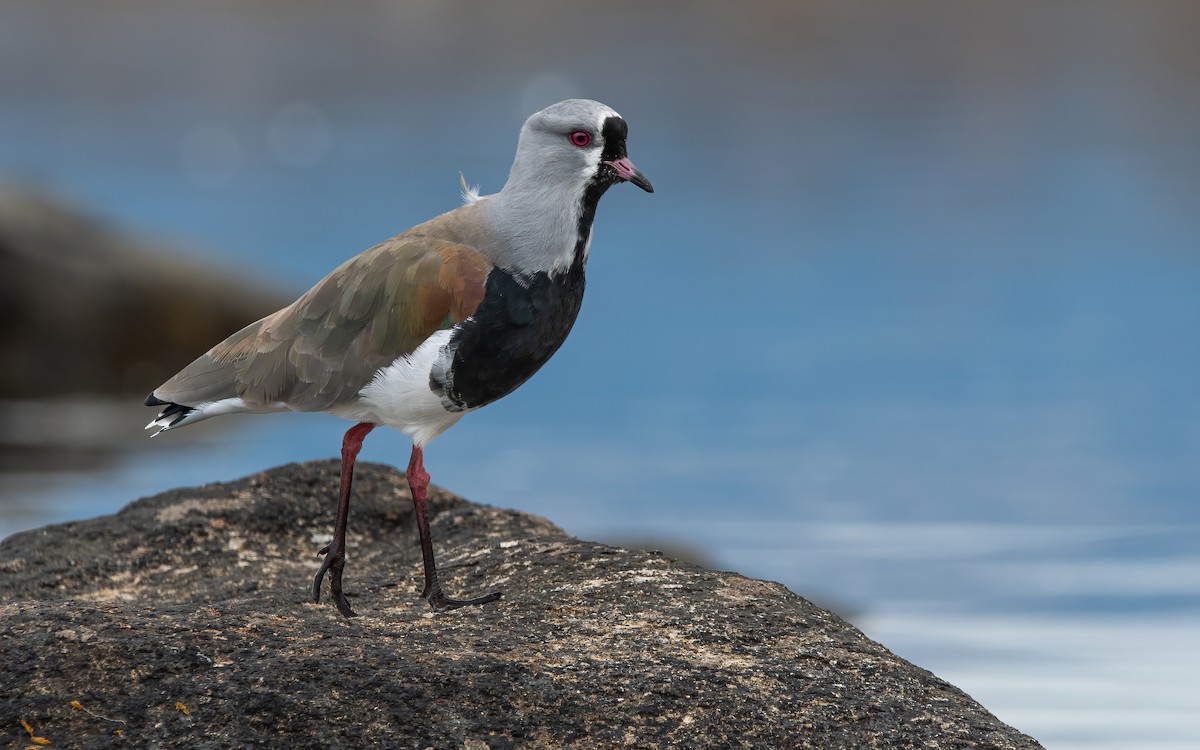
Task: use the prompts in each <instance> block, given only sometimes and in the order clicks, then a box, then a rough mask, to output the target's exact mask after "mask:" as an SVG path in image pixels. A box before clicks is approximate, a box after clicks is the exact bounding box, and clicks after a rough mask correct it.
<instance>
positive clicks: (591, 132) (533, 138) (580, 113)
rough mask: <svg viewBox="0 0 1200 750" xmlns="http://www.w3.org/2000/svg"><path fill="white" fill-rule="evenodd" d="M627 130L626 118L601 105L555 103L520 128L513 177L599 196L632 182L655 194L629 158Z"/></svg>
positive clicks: (580, 101) (578, 101)
mask: <svg viewBox="0 0 1200 750" xmlns="http://www.w3.org/2000/svg"><path fill="white" fill-rule="evenodd" d="M628 132H629V126H628V125H627V124H626V123H625V120H624V118H622V117H621V116H620V115H619V114H617V113H616V112H615V111H614V110H613V109H612V108H611V107H608V106H605V105H604V104H601V103H600V102H596V101H592V100H590V99H567V100H566V101H561V102H559V103H558V104H552V105H551V106H549V107H546V108H545V109H543V110H541V111H540V112H535V113H533V114H532V115H530V116H529V119H527V120H526V121H525V125H524V126H523V127H522V128H521V137H520V140H519V141H518V144H517V159H516V162H515V163H514V164H513V173H512V175H511V177H521V176H525V175H536V176H537V179H540V180H547V181H551V182H554V183H560V184H561V185H562V186H563V187H564V188H565V189H568V190H569V189H571V188H572V187H574V188H576V189H578V188H580V187H583V188H589V187H590V188H592V189H593V190H596V191H597V194H599V193H603V192H604V191H605V190H607V189H608V188H609V187H611V186H612V185H615V184H617V183H618V182H631V183H633V184H634V185H637V186H638V187H640V188H641V189H642V190H645V191H646V192H648V193H653V192H654V188H653V187H652V186H651V185H650V181H649V180H647V179H646V177H645V175H643V174H642V173H641V172H640V171H639V170H638V168H637V167H635V166H634V165H633V162H632V161H630V160H629V154H628V153H627V152H626V148H625V137H626V135H627V134H628ZM511 177H510V179H511Z"/></svg>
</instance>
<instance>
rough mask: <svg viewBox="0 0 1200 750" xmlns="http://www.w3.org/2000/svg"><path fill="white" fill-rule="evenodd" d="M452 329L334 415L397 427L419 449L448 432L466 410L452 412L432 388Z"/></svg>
mask: <svg viewBox="0 0 1200 750" xmlns="http://www.w3.org/2000/svg"><path fill="white" fill-rule="evenodd" d="M451 332H452V331H451V330H449V329H448V330H444V331H438V332H436V333H434V334H433V335H432V336H430V337H429V338H427V339H425V342H424V343H422V344H421V345H420V346H418V347H417V349H416V351H414V352H413V353H412V354H409V355H408V356H406V357H400V358H399V359H397V360H396V361H395V362H393V363H392V364H390V365H388V366H387V367H385V368H383V369H382V370H380V371H379V374H378V375H376V376H375V378H374V379H373V380H372V381H371V382H370V383H368V384H367V385H366V386H365V387H364V388H363V389H362V390H361V391H359V393H358V400H357V401H355V402H353V403H349V404H345V405H342V406H338V407H336V408H333V409H330V412H331V413H333V414H335V415H337V416H339V417H342V418H343V419H351V420H354V421H359V422H375V423H377V424H386V425H388V426H389V427H395V428H396V429H397V430H400V431H401V432H403V433H404V434H405V435H408V436H409V437H411V438H412V439H413V442H414V443H415V444H417V445H419V446H424V445H426V444H428V443H429V442H430V441H431V440H433V439H434V438H436V437H437V436H438V435H441V434H442V433H443V432H445V431H446V430H448V429H449V428H450V426H451V425H453V424H454V423H455V422H457V421H458V420H459V419H461V418H462V416H463V415H464V414H466V412H465V411H456V412H450V411H446V409H445V407H443V406H442V399H441V397H440V396H438V395H437V394H436V393H434V392H433V391H432V390H431V389H430V388H429V373H430V371H431V370H433V366H434V364H435V363H436V362H437V361H438V359H439V358H441V357H442V356H443V354H444V350H445V347H446V344H447V342H449V341H450V334H451Z"/></svg>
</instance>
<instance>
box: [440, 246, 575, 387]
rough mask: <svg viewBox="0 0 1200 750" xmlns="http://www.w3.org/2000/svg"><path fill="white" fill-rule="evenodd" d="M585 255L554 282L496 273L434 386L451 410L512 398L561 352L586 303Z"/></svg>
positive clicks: (456, 337) (452, 342)
mask: <svg viewBox="0 0 1200 750" xmlns="http://www.w3.org/2000/svg"><path fill="white" fill-rule="evenodd" d="M583 285H584V262H583V253H576V254H575V262H574V263H573V264H572V265H571V267H570V269H569V270H567V271H566V272H564V273H559V274H556V275H554V276H553V277H552V276H550V275H549V274H547V273H544V272H543V273H537V274H534V275H532V276H529V277H521V278H518V277H515V276H514V275H513V274H511V273H509V272H508V271H505V270H503V269H500V268H494V269H492V272H491V273H490V274H489V275H488V279H487V293H486V295H485V296H484V298H483V302H481V303H480V305H479V307H478V308H477V309H476V310H475V314H474V315H472V316H471V317H470V318H469V319H467V320H466V321H464V322H463V323H461V324H460V325H459V326H457V327H456V328H455V331H454V333H453V335H452V336H451V338H450V344H449V349H450V351H451V352H453V356H452V358H451V361H450V367H449V368H448V369H449V371H448V372H446V373H444V374H442V375H441V378H440V379H439V378H438V376H437V374H435V376H434V378H433V379H432V380H431V382H430V386H431V387H432V388H433V390H434V391H435V392H436V393H438V394H440V395H441V396H442V399H443V403H445V404H446V406H447V407H448V408H457V409H472V408H475V407H478V406H483V405H484V404H490V403H491V402H493V401H495V400H496V399H498V398H501V397H502V396H506V395H508V394H509V393H512V392H513V390H515V389H516V388H517V386H519V385H521V384H522V383H524V382H525V381H526V380H528V379H529V378H530V377H532V376H533V374H534V373H535V372H537V371H538V369H539V368H541V366H542V365H544V364H545V363H546V360H548V359H550V357H551V356H552V355H553V354H554V352H556V351H558V347H560V346H562V343H563V341H565V340H566V338H567V334H568V333H570V332H571V326H572V325H574V324H575V318H576V316H577V315H578V314H579V306H580V305H581V304H582V303H583Z"/></svg>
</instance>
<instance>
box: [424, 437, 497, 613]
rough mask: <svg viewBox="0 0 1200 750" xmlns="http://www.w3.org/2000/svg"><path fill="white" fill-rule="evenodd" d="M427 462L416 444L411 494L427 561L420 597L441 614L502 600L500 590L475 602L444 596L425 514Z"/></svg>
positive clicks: (427, 481)
mask: <svg viewBox="0 0 1200 750" xmlns="http://www.w3.org/2000/svg"><path fill="white" fill-rule="evenodd" d="M424 459H425V451H423V450H422V449H421V448H420V446H418V445H416V444H415V443H414V444H413V449H412V458H411V459H409V462H408V488H409V489H410V490H411V491H412V499H413V510H415V511H416V514H417V531H418V532H419V533H420V535H421V557H422V558H423V559H424V561H425V590H424V591H422V592H421V596H422V597H424V598H425V599H426V600H427V601H428V602H429V604H430V606H432V607H433V608H434V609H435V610H437V611H438V612H444V611H446V610H448V609H457V608H458V607H466V606H469V605H472V604H486V603H488V602H494V601H496V600H497V599H499V598H500V592H499V591H496V592H493V593H491V594H485V595H483V596H480V597H477V598H475V599H451V598H450V597H448V596H446V595H445V594H443V593H442V583H441V581H439V580H438V573H437V563H435V562H434V561H433V539H432V538H431V537H430V535H429V514H428V513H427V511H426V493H427V491H428V490H429V473H428V472H427V471H425V460H424Z"/></svg>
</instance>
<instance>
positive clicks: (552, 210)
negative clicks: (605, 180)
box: [481, 180, 591, 276]
mask: <svg viewBox="0 0 1200 750" xmlns="http://www.w3.org/2000/svg"><path fill="white" fill-rule="evenodd" d="M575 184H577V185H578V186H579V187H578V189H577V190H562V189H561V187H558V186H555V185H553V184H550V183H547V182H532V181H524V182H517V183H515V184H514V182H513V181H512V180H510V181H509V182H508V184H506V185H505V186H504V189H503V190H501V191H500V192H499V193H496V194H495V195H491V196H488V197H487V199H486V200H482V201H481V204H482V205H481V208H483V209H484V215H485V216H486V220H487V223H488V225H489V228H490V229H491V231H492V233H493V236H494V237H495V240H496V244H495V245H493V246H492V247H490V248H489V250H490V255H491V256H492V260H493V262H495V263H496V264H497V265H498V266H501V267H502V268H506V269H508V270H510V271H513V272H517V273H522V274H532V273H537V272H539V271H545V272H547V273H549V274H550V275H552V276H553V275H555V274H556V273H559V272H561V271H565V270H567V269H568V268H570V267H571V264H572V263H573V262H574V260H575V244H576V242H577V241H578V239H579V215H580V212H581V211H582V207H581V205H582V199H583V185H584V183H583V181H578V182H576V183H575ZM556 187H557V189H556ZM587 231H588V234H589V237H588V238H586V239H585V243H584V246H585V250H586V247H587V245H588V244H590V242H589V240H590V234H591V228H590V227H588V230H587Z"/></svg>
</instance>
